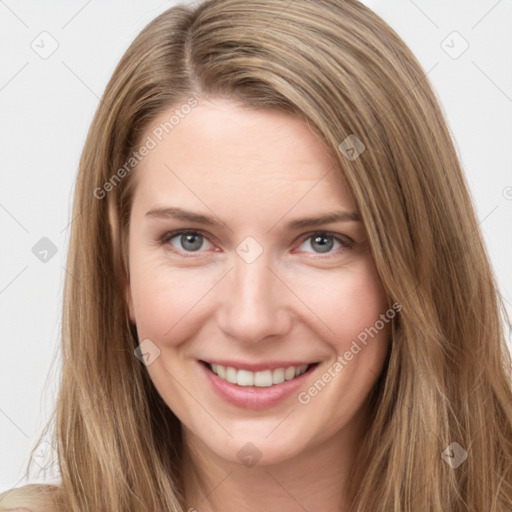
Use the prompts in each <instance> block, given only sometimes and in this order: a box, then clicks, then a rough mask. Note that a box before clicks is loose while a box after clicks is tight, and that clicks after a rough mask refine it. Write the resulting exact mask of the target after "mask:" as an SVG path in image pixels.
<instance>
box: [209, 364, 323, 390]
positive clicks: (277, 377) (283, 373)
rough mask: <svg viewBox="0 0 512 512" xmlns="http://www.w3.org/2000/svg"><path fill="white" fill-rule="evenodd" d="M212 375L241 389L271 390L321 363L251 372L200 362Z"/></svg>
mask: <svg viewBox="0 0 512 512" xmlns="http://www.w3.org/2000/svg"><path fill="white" fill-rule="evenodd" d="M200 362H201V363H202V364H203V365H204V366H205V367H206V368H207V369H208V370H209V371H210V372H211V373H213V374H215V375H216V376H217V377H219V379H221V380H223V381H225V382H229V383H230V384H235V385H237V386H240V387H253V388H269V387H274V386H279V385H280V384H283V383H284V382H287V381H291V380H295V379H297V378H298V377H300V376H301V375H303V374H305V373H309V372H311V371H312V370H313V369H314V368H315V367H316V366H317V365H318V364H319V363H318V362H316V363H307V364H301V365H293V366H292V365H290V366H282V367H278V368H273V369H265V370H260V371H254V372H253V371H250V370H247V369H243V368H235V367H233V366H224V365H221V364H215V363H209V362H207V361H200Z"/></svg>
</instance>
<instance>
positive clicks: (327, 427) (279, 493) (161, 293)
mask: <svg viewBox="0 0 512 512" xmlns="http://www.w3.org/2000/svg"><path fill="white" fill-rule="evenodd" d="M172 110H174V109H171V110H170V111H169V112H171V111H172ZM169 112H165V113H162V115H161V118H160V119H157V120H156V121H155V122H154V123H153V124H152V125H151V127H149V128H148V131H147V133H146V134H145V135H144V136H143V140H145V139H146V137H147V136H148V135H151V133H152V131H151V130H152V129H153V128H154V127H155V126H157V125H158V124H159V123H160V122H162V121H164V120H167V119H168V118H169ZM135 172H136V173H137V175H136V178H137V184H136V190H135V195H134V201H133V205H132V212H131V219H130V223H131V224H130V232H129V270H130V284H129V286H128V287H127V300H128V302H129V305H130V316H131V319H132V321H133V322H134V323H135V324H136V325H137V331H138V335H139V339H140V340H141V341H142V340H145V339H149V340H151V343H152V344H154V346H156V347H158V349H159V350H160V352H159V354H158V357H156V358H155V360H154V361H153V362H152V363H151V364H149V365H148V366H147V370H148V372H149V375H150V377H151V379H152V381H153V382H154V384H155V387H156V388H157V390H158V392H159V393H160V395H161V396H162V398H163V399H164V400H165V402H166V403H167V404H168V406H169V407H170V408H171V409H172V410H173V411H174V413H175V414H176V415H177V417H178V418H179V419H180V421H181V423H182V430H183V436H184V441H185V447H186V454H187V457H186V461H185V468H184V469H185V483H186V488H185V497H186V505H187V507H190V508H194V509H196V510H197V511H198V512H210V511H222V512H232V511H237V512H249V511H261V510H266V511H268V512H277V511H279V512H282V511H283V510H286V511H287V512H295V511H297V512H298V511H304V510H310V511H312V510H318V506H319V504H320V505H321V510H322V511H323V512H335V511H336V512H339V511H340V510H343V509H344V508H345V507H346V496H345V493H344V491H343V485H344V484H348V485H349V484H350V467H351V463H352V461H353V460H354V457H356V456H357V445H358V443H359V442H360V439H361V434H362V432H364V430H365V428H366V427H367V412H368V411H367V410H366V408H365V406H364V404H365V399H366V398H367V396H368V394H369V392H370V390H371V389H372V387H373V385H374V384H375V381H376V379H377V377H378V375H379V373H380V371H381V369H382V365H383V362H384V359H385V356H386V353H387V350H388V347H389V335H390V323H384V322H381V323H383V324H384V326H383V328H381V329H380V330H379V331H378V334H376V335H374V336H373V337H371V338H368V342H367V344H366V345H363V344H361V343H359V345H360V347H361V350H360V351H358V352H357V353H356V354H355V355H353V356H352V357H351V358H350V360H345V362H346V364H344V365H343V368H342V369H341V370H340V369H339V366H340V365H339V364H338V366H335V365H336V361H339V359H337V358H338V356H343V354H345V353H346V352H347V351H349V350H350V348H351V347H353V341H354V340H356V339H357V336H358V335H360V333H361V332H363V331H364V330H365V329H366V328H369V327H371V326H374V324H375V323H376V321H377V320H379V317H380V315H381V314H383V313H384V312H386V310H388V308H389V306H388V299H387V296H386V293H385V290H384V289H383V286H382V283H381V281H380V279H379V276H378V274H377V271H376V268H375V264H374V261H373V258H372V256H371V252H370V250H369V247H368V244H367V242H366V240H365V239H366V234H365V229H364V226H363V223H362V222H358V221H354V220H346V219H345V220H340V221H335V222H329V223H323V224H320V225H317V226H307V227H299V228H291V227H289V226H288V223H289V222H290V221H292V220H295V219H298V218H303V217H319V216H321V215H325V214H327V213H332V212H334V211H336V212H338V211H341V210H343V211H347V212H354V211H356V210H357V205H356V203H355V201H354V198H353V197H352V194H351V192H350V189H349V187H348V186H347V184H346V182H345V181H344V180H343V179H342V178H341V177H340V175H339V172H338V169H337V168H336V164H335V161H334V160H333V158H332V155H330V153H329V152H328V150H327V148H326V147H325V146H324V145H323V144H322V142H321V141H320V139H319V138H318V137H317V136H315V135H314V134H313V133H312V132H311V131H310V130H309V128H308V127H307V125H305V124H304V123H303V122H302V121H300V120H298V119H296V118H295V117H292V116H290V115H288V114H285V113H281V112H278V111H261V110H259V111H256V110H248V109H246V108H242V107H241V106H240V105H239V104H238V103H235V102H234V101H231V100H227V99H213V100H210V101H206V100H200V102H199V104H198V105H197V106H196V107H195V108H194V109H192V111H191V112H190V114H188V115H187V116H186V117H184V119H181V120H180V122H179V124H178V125H177V126H175V127H174V129H173V130H172V132H170V133H169V134H168V135H167V136H165V137H164V138H163V139H162V141H159V142H158V144H157V145H156V147H155V148H153V149H151V151H149V154H148V155H147V156H146V157H145V158H144V159H143V161H142V162H141V163H140V164H139V165H138V167H137V169H136V171H135ZM169 207H173V208H182V209H185V210H189V211H193V212H196V213H200V214H203V215H205V216H209V217H212V218H213V219H215V220H217V221H219V222H220V224H219V225H218V226H213V225H205V224H201V223H198V222H197V221H190V220H179V219H176V218H173V217H156V216H153V215H147V212H149V211H150V210H154V209H157V208H169ZM178 229H187V230H190V231H194V232H195V234H196V236H195V238H192V239H190V238H188V239H187V238H186V237H183V236H181V235H180V234H178V235H174V236H172V237H171V238H167V239H164V240H165V241H164V242H162V243H159V240H160V239H161V238H162V237H163V236H164V235H165V234H166V233H168V232H171V231H174V230H178ZM319 232H320V234H318V233H319ZM318 236H320V238H317V237H318ZM247 237H252V239H253V240H254V241H255V242H256V243H254V242H251V244H253V245H251V246H249V245H241V244H244V243H245V244H247V243H248V242H247ZM350 241H352V245H350ZM240 246H242V247H244V248H245V249H248V250H249V251H253V253H252V254H255V253H254V251H257V250H258V247H259V248H261V251H262V252H261V254H259V256H258V257H257V258H256V259H254V261H252V262H250V263H248V262H247V259H244V258H243V257H242V256H241V255H240V254H242V253H240V252H237V247H240ZM212 359H213V360H215V359H225V360H239V361H248V362H251V361H257V362H262V361H270V362H272V361H297V360H298V361H307V362H318V365H317V366H316V367H315V368H313V371H312V372H311V373H308V374H305V375H304V378H305V380H304V384H303V385H301V387H300V389H299V390H298V391H297V392H295V393H293V394H292V395H291V396H288V397H286V398H285V399H284V400H282V401H280V402H279V403H277V404H275V405H273V406H271V407H264V408H260V409H257V410H253V409H248V408H245V407H241V406H238V405H234V404H232V403H230V402H228V401H226V400H225V399H223V398H222V397H221V396H220V395H218V394H217V393H216V392H215V390H214V389H213V388H212V386H211V385H210V383H209V381H208V379H207V378H206V376H205V375H206V373H207V371H205V367H204V366H202V364H201V363H200V362H199V361H200V360H203V361H209V360H212ZM326 373H329V374H330V375H331V378H330V379H328V378H325V380H328V382H326V383H325V386H324V387H322V388H320V390H317V392H316V393H315V392H314V391H312V392H309V391H308V390H310V389H311V387H312V386H314V384H315V382H317V381H318V380H319V379H320V380H321V379H322V376H323V375H324V374H326ZM299 392H301V393H302V395H301V397H302V401H301V400H300V399H299ZM247 443H252V444H251V445H247ZM248 446H249V448H247V447H248ZM252 446H254V447H256V448H255V449H254V448H252ZM243 447H246V448H245V449H246V450H247V449H249V450H253V452H252V455H254V457H255V458H258V457H259V459H258V460H257V462H256V464H255V465H248V464H247V463H246V462H244V460H242V459H241V457H240V450H241V449H242V448H243ZM242 453H244V452H242ZM197 476H199V477H200V478H201V479H202V481H203V484H204V486H203V488H202V487H201V486H200V485H199V482H198V478H197Z"/></svg>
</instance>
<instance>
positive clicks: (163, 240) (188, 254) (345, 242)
mask: <svg viewBox="0 0 512 512" xmlns="http://www.w3.org/2000/svg"><path fill="white" fill-rule="evenodd" d="M178 235H201V236H202V237H203V238H205V239H207V240H208V241H209V242H210V243H212V242H211V241H210V240H209V239H208V237H207V235H206V234H205V233H203V232H202V231H201V230H192V229H178V230H176V231H168V232H166V233H164V234H163V235H162V236H161V237H160V238H159V240H158V245H164V244H167V243H168V242H169V241H170V240H172V239H173V238H175V237H176V236H178ZM317 236H323V237H324V238H333V239H334V240H336V241H337V242H338V243H339V244H340V245H341V246H342V247H341V248H339V249H338V250H337V251H334V252H327V253H315V254H316V255H317V256H316V257H317V258H329V257H331V256H332V255H333V254H336V253H337V252H339V251H342V252H343V251H345V250H346V249H352V247H353V246H354V244H355V242H354V241H353V240H352V239H351V238H349V237H347V236H343V235H339V234H336V233H330V232H329V231H314V232H312V233H307V234H306V235H305V236H304V237H303V238H301V241H300V244H299V245H302V244H303V243H304V242H305V241H306V240H308V239H312V238H315V237H317ZM169 245H170V244H169ZM171 247H172V245H171ZM171 250H172V251H173V252H176V253H177V254H180V255H182V256H183V257H185V258H194V257H197V256H194V253H201V252H203V251H178V250H177V249H175V248H174V247H172V249H171Z"/></svg>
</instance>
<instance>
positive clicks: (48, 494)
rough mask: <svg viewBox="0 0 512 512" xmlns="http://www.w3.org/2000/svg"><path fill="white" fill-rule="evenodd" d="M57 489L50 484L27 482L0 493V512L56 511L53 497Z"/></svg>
mask: <svg viewBox="0 0 512 512" xmlns="http://www.w3.org/2000/svg"><path fill="white" fill-rule="evenodd" d="M58 489H59V487H58V486H57V485H52V484H27V485H24V486H22V487H15V488H13V489H8V490H7V491H3V492H1V493H0V512H7V511H9V512H56V508H55V507H54V506H53V505H52V503H53V499H52V498H53V497H54V495H55V493H56V491H57V490H58Z"/></svg>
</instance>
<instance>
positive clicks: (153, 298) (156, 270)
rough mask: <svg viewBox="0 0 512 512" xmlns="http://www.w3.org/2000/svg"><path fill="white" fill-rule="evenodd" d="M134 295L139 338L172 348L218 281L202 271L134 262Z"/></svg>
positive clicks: (132, 274) (132, 284)
mask: <svg viewBox="0 0 512 512" xmlns="http://www.w3.org/2000/svg"><path fill="white" fill-rule="evenodd" d="M131 276H132V277H131V295H132V300H133V309H134V317H135V323H136V325H137V330H138V333H139V337H141V339H142V337H143V338H150V339H155V340H159V342H164V340H165V344H168V345H172V344H173V339H176V340H179V339H180V334H181V335H184V334H185V333H184V332H183V328H184V327H185V326H186V325H187V323H188V321H189V320H190V317H191V315H194V316H197V315H198V314H200V311H201V309H202V307H203V306H202V304H201V303H202V300H201V298H203V297H204V295H205V294H206V293H207V292H208V290H210V289H212V288H213V287H214V285H215V282H216V280H215V279H214V278H213V277H212V275H211V272H210V273H206V272H201V270H200V269H189V270H186V269H171V268H167V267H165V266H162V265H161V264H159V265H154V264H151V262H149V263H142V264H141V265H138V262H137V261H136V260H135V261H134V264H133V267H132V269H131Z"/></svg>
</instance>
